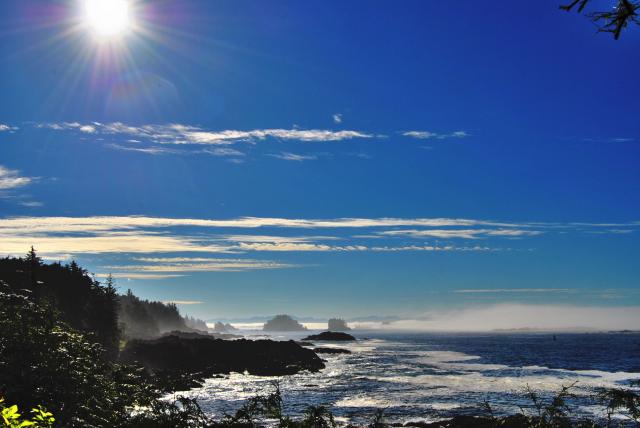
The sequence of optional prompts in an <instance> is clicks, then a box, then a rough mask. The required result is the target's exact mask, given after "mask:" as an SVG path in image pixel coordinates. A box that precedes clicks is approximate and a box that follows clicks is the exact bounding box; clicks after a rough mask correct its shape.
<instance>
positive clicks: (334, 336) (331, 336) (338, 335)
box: [302, 331, 356, 341]
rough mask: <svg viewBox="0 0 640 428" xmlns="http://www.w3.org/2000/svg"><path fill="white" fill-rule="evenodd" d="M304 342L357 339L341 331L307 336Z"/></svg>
mask: <svg viewBox="0 0 640 428" xmlns="http://www.w3.org/2000/svg"><path fill="white" fill-rule="evenodd" d="M302 340H316V341H317V340H326V341H347V340H356V338H355V337H353V336H351V335H350V334H348V333H343V332H340V331H323V332H322V333H320V334H312V335H311V336H307V337H305V338H304V339H302Z"/></svg>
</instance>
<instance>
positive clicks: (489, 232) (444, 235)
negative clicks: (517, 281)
mask: <svg viewBox="0 0 640 428" xmlns="http://www.w3.org/2000/svg"><path fill="white" fill-rule="evenodd" d="M542 233H544V232H543V231H541V230H529V229H424V230H417V229H408V230H407V229H404V230H387V231H383V232H378V234H379V235H386V236H407V237H411V238H441V239H453V238H460V239H478V238H482V237H488V236H504V237H512V238H518V237H523V236H536V235H540V234H542Z"/></svg>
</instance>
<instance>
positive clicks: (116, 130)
mask: <svg viewBox="0 0 640 428" xmlns="http://www.w3.org/2000/svg"><path fill="white" fill-rule="evenodd" d="M38 126H39V127H40V128H48V129H53V130H57V131H63V130H76V131H79V132H81V133H85V134H103V135H124V136H127V137H129V138H136V139H145V140H147V141H149V142H153V143H156V144H173V145H186V144H191V145H231V144H235V143H238V142H256V141H262V140H267V139H276V140H285V141H287V140H288V141H302V142H328V141H343V140H351V139H356V138H373V137H374V135H373V134H369V133H366V132H361V131H355V130H339V131H334V130H327V129H298V128H294V129H283V128H265V129H252V130H235V129H228V130H209V129H205V128H201V127H198V126H192V125H184V124H178V123H170V124H160V125H158V124H146V125H128V124H125V123H122V122H112V123H100V122H92V123H88V124H81V123H78V122H61V123H46V124H39V125H38Z"/></svg>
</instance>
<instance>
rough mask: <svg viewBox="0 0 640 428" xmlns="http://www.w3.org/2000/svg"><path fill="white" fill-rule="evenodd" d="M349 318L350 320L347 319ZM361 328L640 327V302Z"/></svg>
mask: <svg viewBox="0 0 640 428" xmlns="http://www.w3.org/2000/svg"><path fill="white" fill-rule="evenodd" d="M252 321H253V322H244V323H243V322H234V323H233V325H234V326H235V327H238V328H240V329H246V330H261V329H262V323H260V322H255V320H252ZM347 321H348V320H347ZM301 323H302V324H303V325H304V326H305V327H307V328H308V329H310V330H326V329H327V324H326V323H324V322H304V321H302V322H301ZM349 325H350V326H351V327H352V328H354V329H360V330H390V331H464V332H475V331H477V332H483V331H494V330H532V331H536V330H559V331H562V330H565V331H575V330H578V331H581V330H584V331H591V330H604V331H608V330H640V306H626V307H613V306H592V307H589V306H569V305H527V304H517V303H505V304H496V305H491V306H483V307H472V308H463V309H447V310H431V311H427V312H425V313H424V314H422V315H415V316H406V317H402V316H399V317H398V319H397V320H393V321H387V322H381V321H360V320H358V321H350V322H349Z"/></svg>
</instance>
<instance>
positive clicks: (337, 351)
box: [313, 348, 351, 354]
mask: <svg viewBox="0 0 640 428" xmlns="http://www.w3.org/2000/svg"><path fill="white" fill-rule="evenodd" d="M313 352H315V353H316V354H350V353H351V351H349V350H348V349H342V348H315V349H314V350H313Z"/></svg>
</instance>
